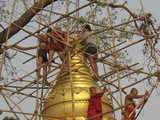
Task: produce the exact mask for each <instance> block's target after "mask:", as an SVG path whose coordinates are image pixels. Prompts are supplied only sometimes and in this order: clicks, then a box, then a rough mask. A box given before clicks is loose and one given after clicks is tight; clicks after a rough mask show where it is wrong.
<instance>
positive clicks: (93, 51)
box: [79, 24, 100, 80]
mask: <svg viewBox="0 0 160 120" xmlns="http://www.w3.org/2000/svg"><path fill="white" fill-rule="evenodd" d="M82 31H83V32H82V34H81V35H80V38H79V40H80V41H81V44H82V45H83V46H84V47H83V48H84V52H85V56H86V57H87V58H88V60H89V62H90V64H91V67H92V69H93V72H94V74H95V77H96V79H98V80H100V77H99V75H98V66H97V63H96V59H97V57H98V54H97V48H98V47H97V38H96V36H95V35H91V34H92V30H91V26H90V25H88V24H86V25H85V26H84V28H83V30H82Z"/></svg>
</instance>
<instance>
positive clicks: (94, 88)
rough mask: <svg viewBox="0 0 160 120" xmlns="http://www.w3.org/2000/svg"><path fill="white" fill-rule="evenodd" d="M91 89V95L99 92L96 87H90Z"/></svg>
mask: <svg viewBox="0 0 160 120" xmlns="http://www.w3.org/2000/svg"><path fill="white" fill-rule="evenodd" d="M89 91H90V94H91V95H95V94H96V93H97V91H96V87H90V88H89Z"/></svg>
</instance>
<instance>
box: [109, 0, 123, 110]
mask: <svg viewBox="0 0 160 120" xmlns="http://www.w3.org/2000/svg"><path fill="white" fill-rule="evenodd" d="M107 12H108V16H109V20H110V24H111V26H112V24H113V22H112V17H111V14H110V9H109V6H108V0H107ZM112 43H113V46H115V33H114V31H113V32H112ZM113 53H114V60H115V64H117V51H116V47H114V48H113ZM117 79H118V88H119V94H120V105H121V106H120V107H122V106H123V100H122V89H121V82H120V73H119V70H118V71H117ZM121 110H122V112H123V109H121Z"/></svg>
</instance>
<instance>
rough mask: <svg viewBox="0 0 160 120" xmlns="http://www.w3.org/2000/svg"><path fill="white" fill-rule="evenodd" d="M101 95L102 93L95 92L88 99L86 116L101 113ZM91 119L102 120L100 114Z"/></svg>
mask: <svg viewBox="0 0 160 120" xmlns="http://www.w3.org/2000/svg"><path fill="white" fill-rule="evenodd" d="M102 95H103V94H102V93H100V94H96V95H95V96H93V97H91V98H90V99H89V105H88V115H87V118H90V117H93V116H96V115H98V114H101V113H102V101H101V97H102ZM92 120H102V116H100V117H98V118H95V119H92Z"/></svg>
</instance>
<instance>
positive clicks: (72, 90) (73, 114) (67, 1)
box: [66, 0, 76, 120]
mask: <svg viewBox="0 0 160 120" xmlns="http://www.w3.org/2000/svg"><path fill="white" fill-rule="evenodd" d="M68 13H69V0H66V14H68ZM69 22H70V21H69V18H67V43H68V44H69V25H70V23H69ZM68 49H69V52H68V57H69V58H68V60H69V75H70V85H71V97H72V117H73V120H75V118H76V116H75V104H74V86H73V79H72V68H71V66H72V63H71V59H72V58H71V51H70V48H68Z"/></svg>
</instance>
